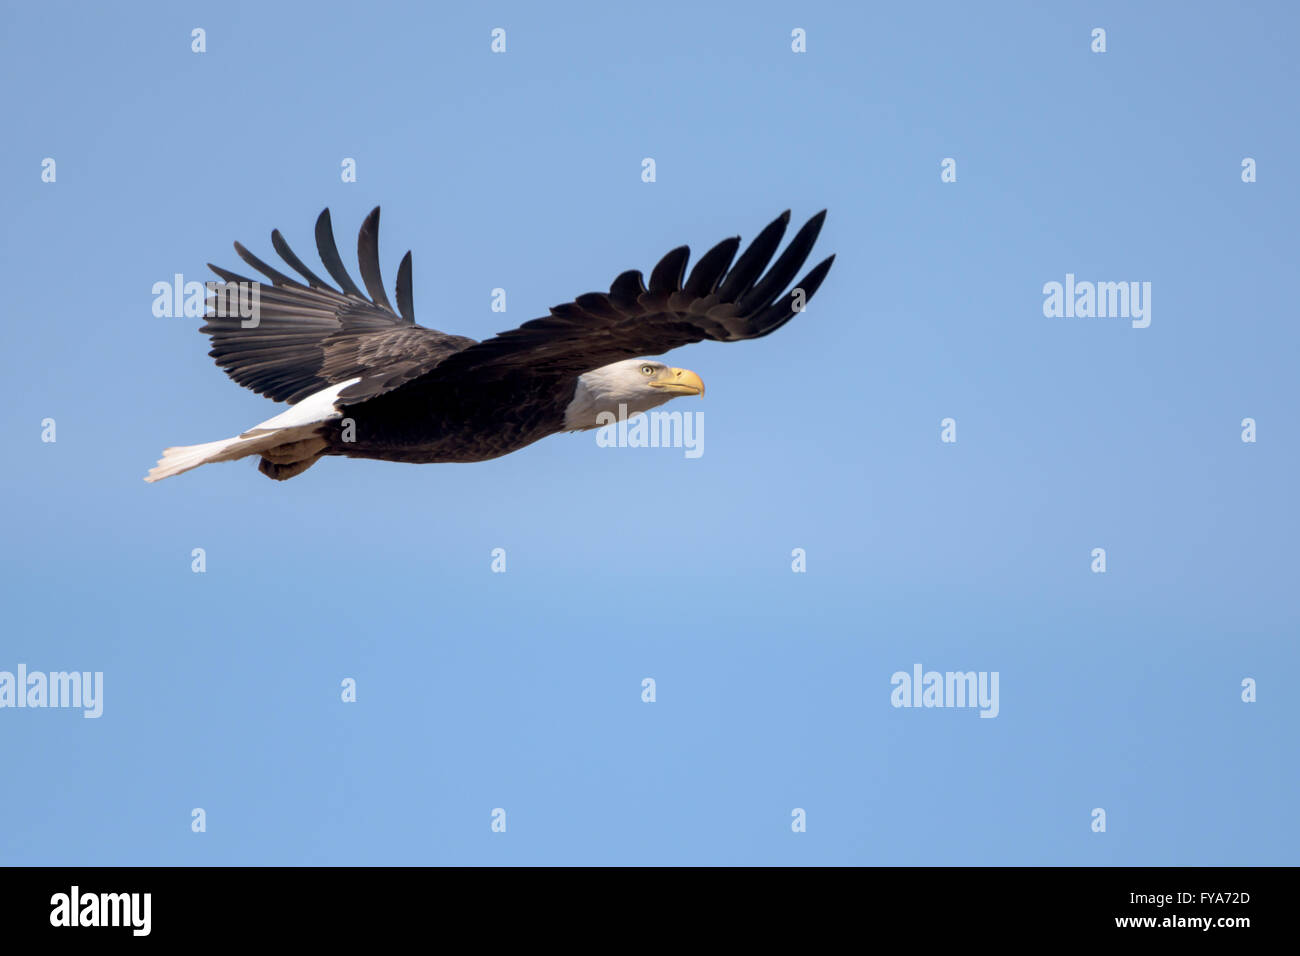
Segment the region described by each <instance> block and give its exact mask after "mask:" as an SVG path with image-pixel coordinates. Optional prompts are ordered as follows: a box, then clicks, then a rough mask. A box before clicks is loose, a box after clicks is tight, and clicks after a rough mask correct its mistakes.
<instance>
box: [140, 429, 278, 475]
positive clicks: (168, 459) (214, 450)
mask: <svg viewBox="0 0 1300 956" xmlns="http://www.w3.org/2000/svg"><path fill="white" fill-rule="evenodd" d="M267 437H268V436H266V435H258V436H256V437H253V438H244V437H242V436H240V435H236V436H235V437H234V438H223V439H222V440H221V441H210V442H205V443H204V444H202V445H179V446H177V447H175V448H166V449H164V450H163V456H162V457H161V458H159V459H158V464H156V465H154V466H153V468H151V469H149V474H148V475H146V476H145V479H144V480H145V481H158V480H160V479H162V478H170V477H171V476H172V475H179V474H182V473H183V472H187V471H189V470H190V469H191V468H197V467H199V465H207V464H211V463H212V462H214V461H234V460H235V459H237V458H243V457H245V456H246V455H251V454H254V452H255V451H256V450H257V449H255V448H253V447H251V446H253V445H258V444H260V443H264V442H265V440H266V438H267Z"/></svg>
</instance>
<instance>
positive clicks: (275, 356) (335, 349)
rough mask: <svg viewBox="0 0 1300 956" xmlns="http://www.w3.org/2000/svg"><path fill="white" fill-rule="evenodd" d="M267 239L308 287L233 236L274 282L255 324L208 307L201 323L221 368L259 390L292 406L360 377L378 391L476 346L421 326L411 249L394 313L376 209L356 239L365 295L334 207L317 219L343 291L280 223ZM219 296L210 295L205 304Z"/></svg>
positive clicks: (233, 278) (265, 288)
mask: <svg viewBox="0 0 1300 956" xmlns="http://www.w3.org/2000/svg"><path fill="white" fill-rule="evenodd" d="M271 245H272V246H273V247H274V248H275V251H276V252H277V253H278V254H279V255H280V258H282V259H283V260H284V261H285V263H286V264H288V266H289V268H291V269H293V270H294V271H295V272H297V273H298V274H299V275H300V276H302V278H303V279H305V280H306V283H307V284H306V285H304V284H303V283H302V282H299V281H298V280H297V279H294V278H292V277H290V276H288V275H286V274H285V273H283V272H280V271H279V270H277V269H275V268H273V267H272V266H270V265H267V264H266V263H265V262H263V261H262V260H261V259H259V258H258V257H257V256H255V255H253V254H252V253H251V252H249V251H248V250H247V249H245V248H244V247H243V246H242V245H241V244H240V243H238V242H237V243H235V252H237V253H238V254H239V257H240V258H241V259H243V260H244V261H245V262H247V263H248V264H249V265H250V266H252V267H253V268H254V269H256V270H257V271H258V272H260V273H262V275H264V276H266V278H267V279H269V280H270V284H269V285H268V284H266V283H265V282H260V280H259V289H258V295H259V299H260V309H259V313H258V322H257V324H256V326H255V327H252V328H244V326H243V319H242V318H241V317H240V316H239V315H226V316H219V315H213V314H210V315H208V316H207V317H206V323H205V324H204V325H203V326H202V328H201V329H200V331H201V332H204V333H206V334H207V335H209V336H211V337H212V351H211V352H209V353H208V354H209V355H211V356H212V357H213V358H214V359H216V361H217V365H218V366H220V367H221V368H223V369H224V370H225V372H226V374H227V375H229V376H230V377H231V378H233V379H234V380H235V381H236V382H238V383H239V384H240V385H243V386H246V387H247V388H251V389H252V390H253V391H255V392H257V393H258V394H261V395H265V396H267V397H268V398H271V399H274V400H276V401H283V402H289V403H293V402H296V401H298V400H299V399H302V398H304V397H306V396H307V395H310V394H312V393H313V392H317V391H320V390H321V389H323V388H326V387H328V386H330V385H335V384H338V383H339V382H345V381H347V380H348V379H351V378H358V377H359V378H361V382H358V383H357V386H358V391H364V392H367V393H369V394H379V393H380V392H384V391H387V390H389V389H390V388H392V387H394V384H397V383H400V382H404V381H406V380H407V379H408V378H410V377H411V376H412V375H413V374H419V373H420V372H424V371H428V370H429V369H430V368H432V367H434V366H435V365H436V364H437V363H438V362H439V361H440V360H441V359H443V358H446V357H447V356H448V355H451V354H453V353H454V352H457V351H459V350H460V349H463V348H465V347H466V346H469V345H473V344H474V340H473V339H468V338H465V337H463V336H459V335H447V334H446V333H443V332H437V331H435V330H433V329H426V328H424V327H423V326H419V325H416V324H415V310H414V306H413V303H412V296H411V254H410V253H409V252H408V253H407V254H406V256H405V257H404V258H403V259H402V264H401V267H400V268H399V269H398V271H397V304H398V308H399V309H400V314H399V313H398V312H394V311H393V308H392V306H391V305H390V304H389V301H388V296H387V295H386V293H385V292H384V287H383V281H382V279H381V276H380V271H379V209H378V208H376V209H375V210H374V211H373V212H371V213H370V215H369V216H368V217H367V218H366V221H365V223H364V225H362V227H361V233H360V235H359V236H358V238H357V259H358V262H359V264H360V266H361V278H362V281H363V282H364V283H365V287H366V290H367V292H369V294H370V297H369V298H367V297H366V295H365V294H364V293H363V292H362V291H361V290H360V288H358V287H357V285H356V283H355V282H353V281H352V278H351V276H349V275H348V272H347V269H346V268H345V267H344V265H343V259H342V257H341V256H340V255H339V252H338V247H337V246H336V245H335V243H334V230H333V227H332V225H331V223H330V214H329V210H328V209H326V210H325V211H324V212H322V213H321V214H320V218H318V219H317V220H316V247H317V250H318V252H319V254H320V258H321V262H322V263H323V264H324V266H325V270H326V271H327V272H328V273H329V274H330V275H331V276H332V277H333V278H334V280H335V282H337V283H338V284H339V286H340V287H341V288H342V291H341V292H340V291H339V290H337V289H334V288H331V287H330V286H329V285H328V284H327V283H326V282H325V281H324V280H323V279H321V278H320V276H318V275H317V274H316V273H314V272H312V271H311V270H310V269H309V268H307V266H305V265H304V264H303V262H302V260H301V259H299V258H298V256H297V255H296V254H295V253H294V251H293V249H291V248H290V247H289V244H288V243H287V242H286V241H285V240H284V237H283V236H281V235H280V232H279V230H276V231H275V232H272V233H271ZM209 268H211V269H212V271H213V272H215V273H216V274H217V275H219V276H220V277H221V278H222V279H223V280H225V282H227V283H232V282H245V283H246V282H252V281H254V280H252V279H249V278H247V277H246V276H242V275H240V274H238V273H235V272H231V271H230V270H228V269H222V268H219V267H217V266H211V265H210V266H209ZM227 300H228V301H233V299H232V298H231V297H227ZM218 301H221V299H218V298H213V299H211V300H209V305H210V306H214V305H215V304H216V303H217V302H218Z"/></svg>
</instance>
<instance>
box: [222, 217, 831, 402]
mask: <svg viewBox="0 0 1300 956" xmlns="http://www.w3.org/2000/svg"><path fill="white" fill-rule="evenodd" d="M825 217H826V213H825V210H823V211H822V212H820V213H818V214H817V215H815V216H813V217H812V218H811V219H810V220H808V222H807V223H805V224H804V226H803V227H802V228H801V229H800V230H799V232H798V233H796V234H795V237H794V238H793V239H792V240H791V241H790V244H789V245H788V246H786V248H785V251H784V252H782V253H781V255H780V256H778V257H777V259H776V261H775V262H772V256H773V255H774V254H775V252H776V249H777V247H778V246H779V245H780V243H781V238H782V236H783V235H784V234H785V230H786V226H787V225H788V224H789V221H790V213H789V212H788V211H787V212H784V213H782V214H781V215H780V216H778V217H777V218H776V219H775V220H773V221H772V222H771V223H770V224H769V225H768V226H767V227H766V228H765V229H763V231H762V232H760V233H759V234H758V236H757V237H756V238H755V239H754V241H753V242H752V243H751V244H750V245H749V247H748V248H747V249H746V250H745V251H744V252H743V253H742V254H741V256H740V258H739V259H737V260H736V262H735V265H734V266H733V265H732V260H733V259H734V258H735V256H736V251H737V250H738V249H739V248H740V239H739V237H734V238H730V239H724V240H723V241H722V242H720V243H718V244H717V245H716V246H714V247H713V248H712V249H710V250H709V251H708V252H706V253H705V254H704V255H703V256H702V257H701V258H700V261H699V262H698V263H696V265H695V268H694V269H692V270H691V272H690V274H689V275H687V274H686V265H687V261H688V259H689V256H690V250H689V249H688V248H687V247H686V246H680V247H678V248H676V249H674V250H672V251H671V252H669V253H668V254H667V255H666V256H664V257H663V259H661V260H660V261H659V263H658V265H656V266H655V268H654V269H653V270H651V273H650V285H649V287H648V288H647V287H646V285H645V282H644V281H643V279H642V276H641V273H640V272H637V271H635V270H633V271H629V272H624V273H622V274H621V275H619V276H618V277H617V278H616V279H615V280H614V282H613V283H612V284H611V285H610V288H609V292H589V293H587V294H585V295H580V296H578V297H577V298H576V299H574V300H573V301H572V302H566V303H564V304H563V305H557V306H555V307H554V308H552V309H551V314H550V315H548V316H546V317H544V318H540V319H534V320H532V321H531V322H525V323H524V324H523V325H522V326H520V327H519V328H517V329H512V330H510V331H508V332H502V333H501V334H499V335H496V336H494V337H492V338H490V339H487V340H485V341H483V342H475V341H474V340H473V339H468V338H465V337H463V336H457V335H448V334H446V333H443V332H437V331H434V330H432V329H426V328H424V327H422V326H419V325H416V324H415V321H414V307H413V304H412V295H411V254H410V253H409V252H408V253H407V254H406V256H405V257H404V258H403V259H402V262H401V266H400V267H399V268H398V272H397V286H396V294H397V307H398V310H399V311H398V312H394V311H393V308H392V306H391V305H390V304H389V300H388V297H387V295H386V294H385V292H384V288H383V283H382V280H381V277H380V271H379V241H378V237H379V210H378V209H377V208H376V209H375V210H374V211H373V212H372V213H371V214H370V216H369V217H367V219H366V221H365V224H364V225H363V226H362V227H361V232H360V235H359V237H358V240H357V257H358V260H359V262H360V265H361V278H362V281H363V283H364V284H365V286H366V290H367V291H368V292H369V294H370V298H366V295H365V294H364V293H363V292H362V291H361V289H360V288H359V287H358V286H357V285H356V283H355V282H353V281H352V278H351V277H350V276H349V275H348V272H347V270H346V268H344V266H343V260H342V257H341V256H340V255H339V253H338V248H337V246H336V245H335V243H334V232H333V228H332V225H331V223H330V216H329V210H328V209H326V210H325V211H324V212H322V213H321V215H320V218H319V219H318V220H317V222H316V246H317V250H318V252H319V254H320V258H321V262H322V263H323V264H324V266H325V270H326V271H327V272H328V273H329V274H330V276H332V277H333V279H334V281H335V282H337V283H338V284H339V286H340V287H341V289H342V291H339V290H337V289H334V288H331V287H330V286H329V285H328V284H326V283H325V281H324V280H322V279H321V278H320V277H319V276H318V275H316V274H315V273H314V272H312V271H311V270H310V269H308V268H307V267H306V266H305V265H304V264H303V263H302V260H300V259H299V258H298V256H297V255H295V254H294V252H293V250H292V249H291V248H289V244H288V243H287V242H285V240H284V238H283V237H282V236H281V235H280V233H279V231H278V230H277V231H276V232H273V233H272V234H271V243H272V245H273V246H274V248H275V251H276V252H277V253H278V254H279V255H280V257H281V258H282V259H284V261H285V262H286V263H287V264H288V266H289V267H290V268H291V269H293V270H294V271H295V272H297V273H298V274H299V275H300V276H302V278H303V279H305V280H306V284H305V285H304V284H303V283H302V282H299V281H298V280H296V279H293V278H291V277H289V276H288V275H286V274H284V273H282V272H279V271H278V270H276V269H274V268H272V267H271V266H269V265H267V264H266V263H265V262H263V261H262V260H261V259H258V258H257V257H256V256H254V255H253V254H252V253H250V252H249V251H248V250H247V249H245V248H244V247H243V246H242V245H240V244H239V243H236V244H235V251H236V252H238V253H239V255H240V258H242V259H243V260H244V261H245V262H247V263H248V264H249V265H251V266H252V267H253V268H254V269H256V270H257V271H258V272H260V273H262V274H263V275H264V276H266V277H267V278H269V279H270V280H271V285H269V286H268V285H262V286H261V288H260V294H261V310H260V321H259V323H258V325H257V327H256V328H249V329H245V328H243V327H242V325H241V321H240V318H239V317H238V316H231V317H218V316H209V317H208V318H207V322H206V324H205V325H204V326H203V327H202V329H201V331H203V332H205V333H207V334H208V335H210V336H211V337H212V344H213V349H212V351H211V352H210V353H209V354H210V355H211V356H212V357H213V358H215V359H216V360H217V364H218V365H219V366H220V367H221V368H223V369H225V370H226V373H227V374H228V375H230V377H231V378H233V379H234V380H235V381H237V382H239V383H240V384H241V385H245V386H247V387H248V388H251V389H253V390H254V391H256V392H258V393H260V394H263V395H266V396H268V397H269V398H273V399H276V400H277V401H287V402H296V401H298V400H299V399H301V398H303V397H305V396H307V395H310V394H311V393H313V392H316V391H319V390H320V389H322V388H325V387H327V386H329V385H333V384H338V383H339V382H344V381H347V380H348V379H351V378H360V379H361V381H360V382H357V383H355V384H353V385H351V386H349V387H348V388H347V389H345V390H344V391H343V393H342V394H341V395H340V399H339V401H340V403H342V404H356V403H359V402H363V401H365V400H367V399H369V398H373V397H374V396H376V395H380V394H383V393H385V392H391V391H393V390H395V389H397V388H400V387H403V386H406V387H410V388H418V387H419V386H420V385H421V383H427V384H431V385H436V386H438V387H443V386H445V385H447V384H448V383H452V384H458V385H467V386H470V385H473V383H474V382H475V381H493V380H498V379H501V378H504V377H510V376H517V375H525V376H527V375H535V376H537V377H539V378H541V379H550V378H565V377H568V376H576V375H580V374H582V373H583V372H588V371H591V370H592V369H594V368H599V367H600V366H602V365H608V364H609V363H610V362H615V361H618V360H619V359H623V358H633V357H640V356H647V355H661V354H663V353H664V352H668V351H670V350H672V349H675V348H678V347H680V346H683V345H689V344H690V343H692V342H700V341H703V340H705V339H711V340H713V341H718V342H735V341H739V340H741V339H755V338H761V337H762V336H764V335H769V334H771V333H772V332H774V331H776V330H777V329H778V328H780V327H781V326H782V325H784V324H785V323H786V322H788V321H790V319H792V318H793V317H794V316H795V315H796V314H797V312H798V310H799V309H800V307H801V303H806V302H807V301H808V300H810V299H811V298H812V297H813V294H814V293H815V292H816V291H817V289H818V287H819V286H820V285H821V283H822V280H823V279H825V278H826V273H827V272H828V271H829V270H830V267H831V263H832V262H833V261H834V259H835V257H834V256H831V257H830V258H828V259H825V260H823V261H822V262H820V263H819V264H818V265H816V266H814V267H813V268H812V269H811V270H810V271H809V272H808V273H807V274H806V275H805V276H804V278H803V279H802V280H800V282H799V283H798V284H797V285H796V286H795V287H794V288H792V289H790V290H789V291H788V292H784V293H783V292H782V290H784V289H785V287H786V286H787V285H789V283H790V281H791V280H792V279H793V278H794V276H795V275H796V274H797V273H798V271H799V270H800V269H801V268H802V267H803V265H804V263H805V262H806V261H807V259H808V256H809V254H810V253H811V252H812V247H813V244H814V243H815V242H816V240H817V234H818V233H819V232H820V231H821V226H822V222H823V220H824V219H825ZM769 262H771V263H772V264H771V267H770V268H768V263H769ZM211 268H212V269H213V271H214V272H216V273H217V274H218V275H219V276H221V277H222V278H223V279H224V280H225V281H226V282H248V281H251V280H249V279H247V278H245V277H244V276H241V275H238V274H237V273H234V272H230V271H228V270H226V269H221V268H218V267H216V266H211ZM764 270H766V271H764Z"/></svg>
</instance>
